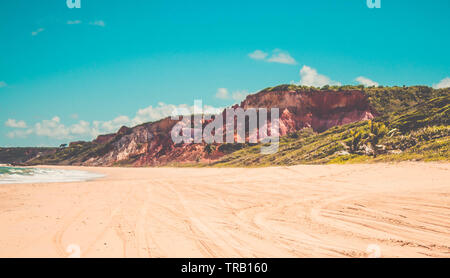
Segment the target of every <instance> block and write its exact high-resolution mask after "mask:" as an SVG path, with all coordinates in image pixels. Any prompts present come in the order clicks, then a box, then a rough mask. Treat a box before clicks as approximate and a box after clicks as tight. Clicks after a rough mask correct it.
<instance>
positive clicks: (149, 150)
mask: <svg viewBox="0 0 450 278" xmlns="http://www.w3.org/2000/svg"><path fill="white" fill-rule="evenodd" d="M412 88H413V89H414V91H413V92H416V91H417V90H418V92H419V93H414V94H413V95H414V97H413V96H412V95H411V93H410V92H411V89H410V88H406V89H405V88H401V87H395V91H396V93H394V94H393V95H392V96H391V97H390V98H388V99H386V98H385V96H386V95H389V94H391V93H392V89H389V92H388V93H385V95H383V89H382V88H381V89H380V88H372V89H367V88H366V89H363V88H360V87H351V86H346V87H341V88H338V89H336V88H334V89H333V88H329V89H328V88H327V89H322V90H321V89H316V88H311V87H301V86H294V85H282V86H278V87H274V88H267V89H265V90H262V91H261V92H259V93H256V94H253V95H249V96H247V97H246V99H245V100H244V101H243V102H241V103H240V105H235V106H233V108H237V107H241V108H244V109H247V108H272V107H277V108H279V109H280V133H281V134H280V135H281V136H284V135H288V134H291V133H295V132H297V131H300V130H303V129H305V128H310V129H312V130H313V131H314V132H317V133H320V132H323V131H326V130H328V129H329V128H331V127H334V126H340V125H345V124H349V123H354V122H359V121H364V120H370V119H373V118H374V117H376V116H378V115H380V111H377V110H382V111H383V112H385V113H387V112H392V111H393V110H395V109H397V108H400V107H401V106H402V105H404V103H403V104H398V101H399V100H400V99H404V100H406V101H408V102H410V103H412V102H415V103H419V102H420V101H421V99H420V97H422V98H423V99H426V98H431V97H432V96H433V95H434V94H436V91H434V90H432V89H431V88H428V87H412ZM375 107H379V108H380V109H377V110H376V109H375ZM177 122H178V121H175V120H171V119H170V118H165V119H162V120H160V121H156V122H151V123H145V124H142V125H139V126H136V127H132V128H129V127H122V128H121V129H120V130H119V131H118V132H117V133H113V134H108V135H100V136H98V138H96V139H95V140H93V141H92V142H74V143H71V144H70V145H69V147H68V148H65V149H60V150H58V151H56V152H55V153H51V154H48V155H44V156H40V157H38V158H36V159H32V160H31V161H29V163H31V164H64V165H90V166H119V165H122V166H158V165H167V164H173V163H185V162H201V161H210V160H217V159H220V158H221V157H223V156H224V155H226V154H228V153H230V152H233V151H235V150H237V149H239V148H241V147H242V146H243V144H235V145H232V146H230V145H231V144H214V145H215V148H213V149H212V150H211V149H210V150H207V148H205V144H204V143H202V144H183V143H181V144H174V143H173V141H172V139H171V135H170V132H171V130H172V128H173V127H174V125H175V124H177ZM207 123H208V122H207V121H205V122H203V126H204V125H206V124H207Z"/></svg>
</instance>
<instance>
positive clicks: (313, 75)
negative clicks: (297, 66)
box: [300, 65, 341, 87]
mask: <svg viewBox="0 0 450 278" xmlns="http://www.w3.org/2000/svg"><path fill="white" fill-rule="evenodd" d="M300 85H303V86H314V87H322V86H325V85H337V86H340V85H341V83H340V82H336V81H332V80H331V79H330V78H329V77H327V76H325V75H322V74H319V73H317V70H316V69H313V68H311V67H308V66H306V65H305V66H303V67H302V69H301V70H300Z"/></svg>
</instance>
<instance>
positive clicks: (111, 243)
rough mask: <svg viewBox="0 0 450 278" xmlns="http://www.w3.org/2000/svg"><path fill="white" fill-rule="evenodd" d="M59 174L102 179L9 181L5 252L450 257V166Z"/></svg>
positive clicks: (0, 199)
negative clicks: (94, 174)
mask: <svg viewBox="0 0 450 278" xmlns="http://www.w3.org/2000/svg"><path fill="white" fill-rule="evenodd" d="M54 168H59V169H61V168H63V169H76V170H85V171H91V172H95V173H101V174H105V175H106V177H104V178H101V179H97V180H92V181H86V182H73V183H46V184H44V183H42V184H13V185H1V186H0V257H68V256H75V257H77V256H81V257H368V256H381V257H450V164H449V163H411V162H408V163H399V164H358V165H326V166H322V165H320V166H319V165H318V166H308V165H300V166H293V167H275V168H253V169H238V168H234V169H226V168H221V169H217V168H203V169H195V168H89V167H54ZM368 247H369V248H368Z"/></svg>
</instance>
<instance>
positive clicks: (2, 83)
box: [0, 81, 8, 88]
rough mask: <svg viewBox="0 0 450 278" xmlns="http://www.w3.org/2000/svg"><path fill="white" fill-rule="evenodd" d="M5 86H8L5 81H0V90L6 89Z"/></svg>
mask: <svg viewBox="0 0 450 278" xmlns="http://www.w3.org/2000/svg"><path fill="white" fill-rule="evenodd" d="M6 86H8V84H6V82H5V81H0V88H2V87H6Z"/></svg>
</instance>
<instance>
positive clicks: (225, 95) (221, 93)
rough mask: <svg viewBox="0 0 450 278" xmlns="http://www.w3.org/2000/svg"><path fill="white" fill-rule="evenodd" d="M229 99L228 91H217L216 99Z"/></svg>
mask: <svg viewBox="0 0 450 278" xmlns="http://www.w3.org/2000/svg"><path fill="white" fill-rule="evenodd" d="M229 97H230V95H229V93H228V90H227V89H226V88H219V89H217V93H216V98H220V99H228V98H229Z"/></svg>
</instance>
